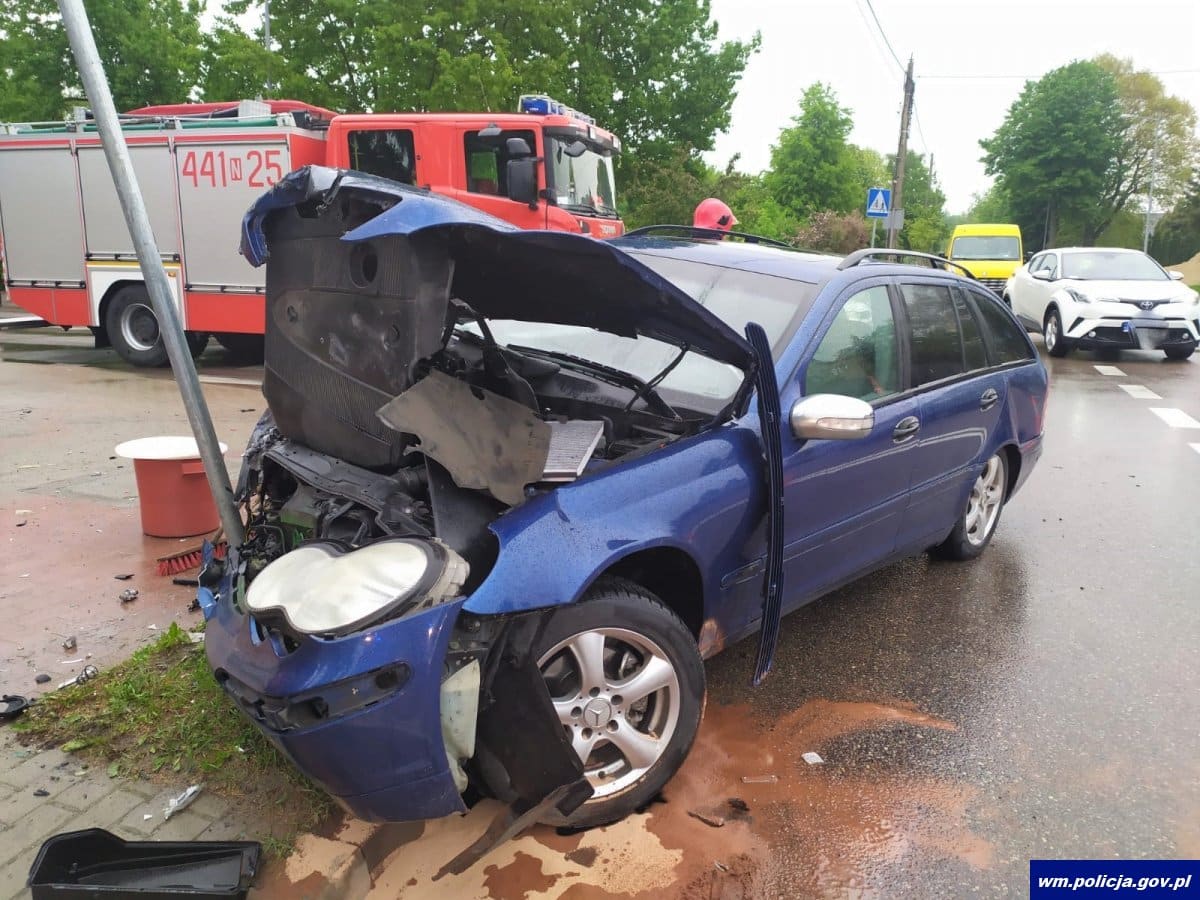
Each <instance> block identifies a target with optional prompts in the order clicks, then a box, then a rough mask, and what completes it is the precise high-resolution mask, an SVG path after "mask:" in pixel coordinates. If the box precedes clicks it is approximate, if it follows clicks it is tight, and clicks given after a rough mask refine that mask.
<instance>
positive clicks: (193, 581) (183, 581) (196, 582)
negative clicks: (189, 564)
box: [171, 578, 200, 587]
mask: <svg viewBox="0 0 1200 900" xmlns="http://www.w3.org/2000/svg"><path fill="white" fill-rule="evenodd" d="M171 584H174V585H178V586H179V587H200V579H199V578H172V579H171Z"/></svg>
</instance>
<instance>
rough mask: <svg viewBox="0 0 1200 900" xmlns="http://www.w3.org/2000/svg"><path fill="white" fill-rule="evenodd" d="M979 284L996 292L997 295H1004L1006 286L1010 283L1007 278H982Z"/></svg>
mask: <svg viewBox="0 0 1200 900" xmlns="http://www.w3.org/2000/svg"><path fill="white" fill-rule="evenodd" d="M979 283H980V284H982V285H983V286H984V287H985V288H989V289H990V290H993V291H995V292H996V293H997V294H1003V293H1004V285H1006V284H1007V283H1008V279H1007V278H980V279H979Z"/></svg>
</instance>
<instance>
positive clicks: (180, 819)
mask: <svg viewBox="0 0 1200 900" xmlns="http://www.w3.org/2000/svg"><path fill="white" fill-rule="evenodd" d="M146 824H147V825H150V824H155V825H156V827H155V828H154V830H153V831H152V832H150V838H151V840H155V841H194V840H195V839H196V838H197V837H198V836H199V835H200V832H202V831H204V829H206V828H208V826H209V825H211V824H212V822H210V821H209V820H208V819H206V818H204V817H203V816H197V815H194V814H193V813H192V811H191V810H190V809H185V810H184V811H183V812H178V813H175V815H173V816H171V818H170V819H168V820H167V821H165V822H164V821H163V820H162V815H161V814H160V815H159V817H158V821H157V822H156V823H151V822H147V823H146Z"/></svg>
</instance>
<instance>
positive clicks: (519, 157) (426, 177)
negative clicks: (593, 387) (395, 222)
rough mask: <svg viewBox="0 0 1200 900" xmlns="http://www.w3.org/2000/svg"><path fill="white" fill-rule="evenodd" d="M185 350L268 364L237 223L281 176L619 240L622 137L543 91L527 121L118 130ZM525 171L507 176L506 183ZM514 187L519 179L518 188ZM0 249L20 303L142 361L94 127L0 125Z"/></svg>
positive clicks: (238, 110)
mask: <svg viewBox="0 0 1200 900" xmlns="http://www.w3.org/2000/svg"><path fill="white" fill-rule="evenodd" d="M122 122H123V124H122V128H123V131H124V132H125V139H126V141H127V142H128V144H129V150H130V155H131V157H132V159H133V165H134V169H135V171H136V173H137V177H138V181H139V183H140V184H141V188H142V193H143V195H144V197H145V200H146V206H147V210H148V212H149V215H150V220H151V225H152V227H153V229H154V235H155V239H156V241H157V243H158V248H159V252H160V253H161V254H162V259H163V263H164V265H165V266H166V269H167V274H168V275H169V276H170V279H171V283H172V285H173V286H174V296H175V301H176V303H177V304H178V305H179V309H180V312H181V314H182V317H183V323H184V328H185V329H186V330H187V333H188V341H189V345H190V347H191V349H192V351H193V353H195V354H199V353H200V352H201V351H202V350H203V349H204V347H205V345H206V344H207V343H208V339H209V336H210V335H212V336H215V337H216V339H217V340H218V341H219V342H220V343H221V344H222V345H223V346H225V347H226V348H228V349H229V350H231V351H233V352H235V353H238V354H242V355H245V356H253V355H258V354H261V349H262V333H263V322H264V307H263V274H262V273H263V270H262V269H255V268H253V267H251V266H250V265H249V263H247V262H246V261H245V260H244V259H242V258H241V256H239V255H238V251H237V245H238V226H239V223H240V222H241V218H242V215H243V214H244V213H245V211H246V209H247V208H248V207H249V206H250V204H251V203H252V202H253V201H254V200H255V198H256V197H258V195H259V194H261V193H262V192H263V191H264V190H266V189H267V188H269V187H271V185H273V184H275V182H276V181H278V180H279V179H280V178H282V177H283V176H284V174H285V173H287V172H288V171H291V170H293V169H297V168H300V167H301V166H304V165H309V164H321V165H327V166H335V167H339V168H348V169H357V170H359V171H362V172H368V173H371V174H375V175H382V176H384V177H386V178H391V179H394V180H396V181H401V182H405V183H407V184H412V185H418V186H421V187H425V188H428V189H430V190H432V191H436V192H437V193H440V194H446V195H449V196H451V197H454V198H455V199H457V200H461V201H463V202H465V203H469V204H470V205H472V206H475V207H478V208H479V209H482V210H484V211H486V212H488V213H491V214H492V215H495V216H498V217H500V218H502V219H506V220H508V221H509V222H512V223H513V224H515V225H517V226H519V227H521V228H545V229H552V230H559V231H574V232H583V233H585V234H591V235H594V236H596V237H600V238H607V237H615V236H617V235H619V234H621V233H622V232H623V230H624V226H623V225H622V223H621V219H620V217H619V216H618V215H617V211H616V193H615V187H614V181H613V165H612V160H613V156H614V155H615V154H616V153H618V152H620V149H621V144H620V141H619V139H617V138H616V137H615V136H613V135H612V134H611V133H610V132H608V131H605V130H604V129H602V128H598V127H597V126H596V124H595V122H594V121H592V120H591V119H590V118H589V117H587V116H585V115H582V114H581V113H578V112H576V111H575V110H572V109H570V108H568V107H565V106H563V105H562V104H559V103H557V102H555V101H554V100H551V99H550V98H548V97H545V96H540V95H530V96H524V97H522V98H521V101H520V107H519V111H518V112H516V113H507V114H505V113H395V114H371V115H338V114H336V113H334V112H331V111H330V110H326V109H321V108H320V107H316V106H311V105H308V104H305V103H301V102H297V101H292V100H271V101H243V102H240V103H191V104H180V105H174V106H152V107H145V108H142V109H136V110H133V111H131V112H130V113H127V114H126V115H125V116H124V117H123V120H122ZM510 173H511V174H513V177H512V178H510V177H509V175H510ZM517 175H520V176H522V177H517ZM0 254H3V263H4V276H5V284H6V287H7V290H8V295H9V298H10V299H11V301H12V302H13V303H15V304H16V305H18V306H20V307H22V308H24V309H26V310H28V311H29V312H31V313H33V314H35V315H37V316H40V317H41V318H42V319H44V320H45V321H46V322H49V323H50V324H53V325H61V326H64V327H70V326H87V327H88V328H90V329H91V330H92V332H93V334H94V335H95V337H96V342H97V346H106V345H111V346H112V347H113V348H114V349H115V350H116V351H117V352H118V353H119V354H120V355H121V357H122V358H124V359H125V360H127V361H129V362H130V363H133V364H134V365H139V366H156V365H163V364H165V362H166V352H165V349H164V347H163V345H162V340H161V338H160V335H159V331H158V322H157V320H156V319H155V316H154V313H153V310H152V307H151V304H150V300H149V296H148V294H147V292H146V289H145V285H144V283H143V278H142V273H141V269H140V268H139V267H138V263H137V258H136V256H135V254H134V249H133V242H132V241H131V239H130V237H129V232H128V230H127V229H126V226H125V220H124V218H123V217H122V213H121V207H120V204H119V202H118V200H117V194H116V190H115V189H114V187H113V183H112V178H111V176H110V174H109V171H108V167H107V165H106V163H105V159H104V153H103V150H102V148H101V146H100V139H99V136H98V134H97V132H96V129H95V123H94V122H93V121H92V120H91V119H90V118H89V117H88V116H87V114H86V112H85V111H81V112H80V113H79V114H78V115H77V116H76V118H75V120H72V121H67V122H57V123H30V124H18V125H3V124H0Z"/></svg>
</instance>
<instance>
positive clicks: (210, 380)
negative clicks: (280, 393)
mask: <svg viewBox="0 0 1200 900" xmlns="http://www.w3.org/2000/svg"><path fill="white" fill-rule="evenodd" d="M200 383H201V384H239V385H241V386H242V387H262V382H261V381H260V380H258V379H256V378H226V377H225V376H224V375H201V376H200Z"/></svg>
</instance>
